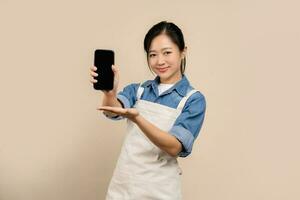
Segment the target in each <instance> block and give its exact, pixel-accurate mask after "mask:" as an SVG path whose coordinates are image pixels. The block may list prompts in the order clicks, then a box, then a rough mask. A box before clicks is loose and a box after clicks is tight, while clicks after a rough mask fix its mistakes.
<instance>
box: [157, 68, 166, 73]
mask: <svg viewBox="0 0 300 200" xmlns="http://www.w3.org/2000/svg"><path fill="white" fill-rule="evenodd" d="M168 68H169V67H164V68H158V69H157V70H158V71H159V72H165V71H167V70H168Z"/></svg>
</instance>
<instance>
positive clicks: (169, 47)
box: [149, 47, 172, 53]
mask: <svg viewBox="0 0 300 200" xmlns="http://www.w3.org/2000/svg"><path fill="white" fill-rule="evenodd" d="M165 49H172V48H171V47H165V48H162V49H161V50H165ZM150 52H156V51H155V50H150V51H149V53H150Z"/></svg>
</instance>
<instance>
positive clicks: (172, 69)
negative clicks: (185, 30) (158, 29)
mask: <svg viewBox="0 0 300 200" xmlns="http://www.w3.org/2000/svg"><path fill="white" fill-rule="evenodd" d="M185 54H186V48H185V49H184V51H183V52H180V50H179V48H178V46H177V45H176V44H175V43H173V42H172V40H171V39H170V38H169V37H168V36H167V35H165V34H160V35H158V36H156V37H155V38H154V39H153V40H152V42H151V45H150V48H149V53H148V64H149V66H150V67H151V69H152V71H153V72H154V73H155V74H157V75H158V76H159V77H160V82H161V83H176V82H177V81H179V80H180V79H181V77H182V75H181V72H180V64H181V61H182V59H183V58H184V57H185Z"/></svg>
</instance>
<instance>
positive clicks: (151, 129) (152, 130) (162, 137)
mask: <svg viewBox="0 0 300 200" xmlns="http://www.w3.org/2000/svg"><path fill="white" fill-rule="evenodd" d="M133 121H134V122H135V123H136V124H137V126H138V127H139V128H140V129H141V130H142V131H143V133H144V134H145V135H146V136H147V137H148V138H149V139H150V140H151V141H152V142H153V143H154V144H155V145H156V146H158V147H159V148H160V149H162V150H163V151H165V152H167V153H168V154H169V155H171V156H174V157H175V156H176V155H178V153H179V152H180V151H181V148H182V147H181V143H180V142H179V141H178V140H177V138H176V137H175V136H173V135H170V134H169V133H168V132H165V131H163V130H161V129H159V128H158V127H156V126H155V125H153V124H152V123H150V122H149V121H148V120H146V119H145V118H143V117H142V116H141V115H138V116H137V117H135V119H134V120H133Z"/></svg>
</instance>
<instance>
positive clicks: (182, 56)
mask: <svg viewBox="0 0 300 200" xmlns="http://www.w3.org/2000/svg"><path fill="white" fill-rule="evenodd" d="M186 53H187V46H186V47H184V49H183V51H182V52H181V59H183V58H185V56H186Z"/></svg>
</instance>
